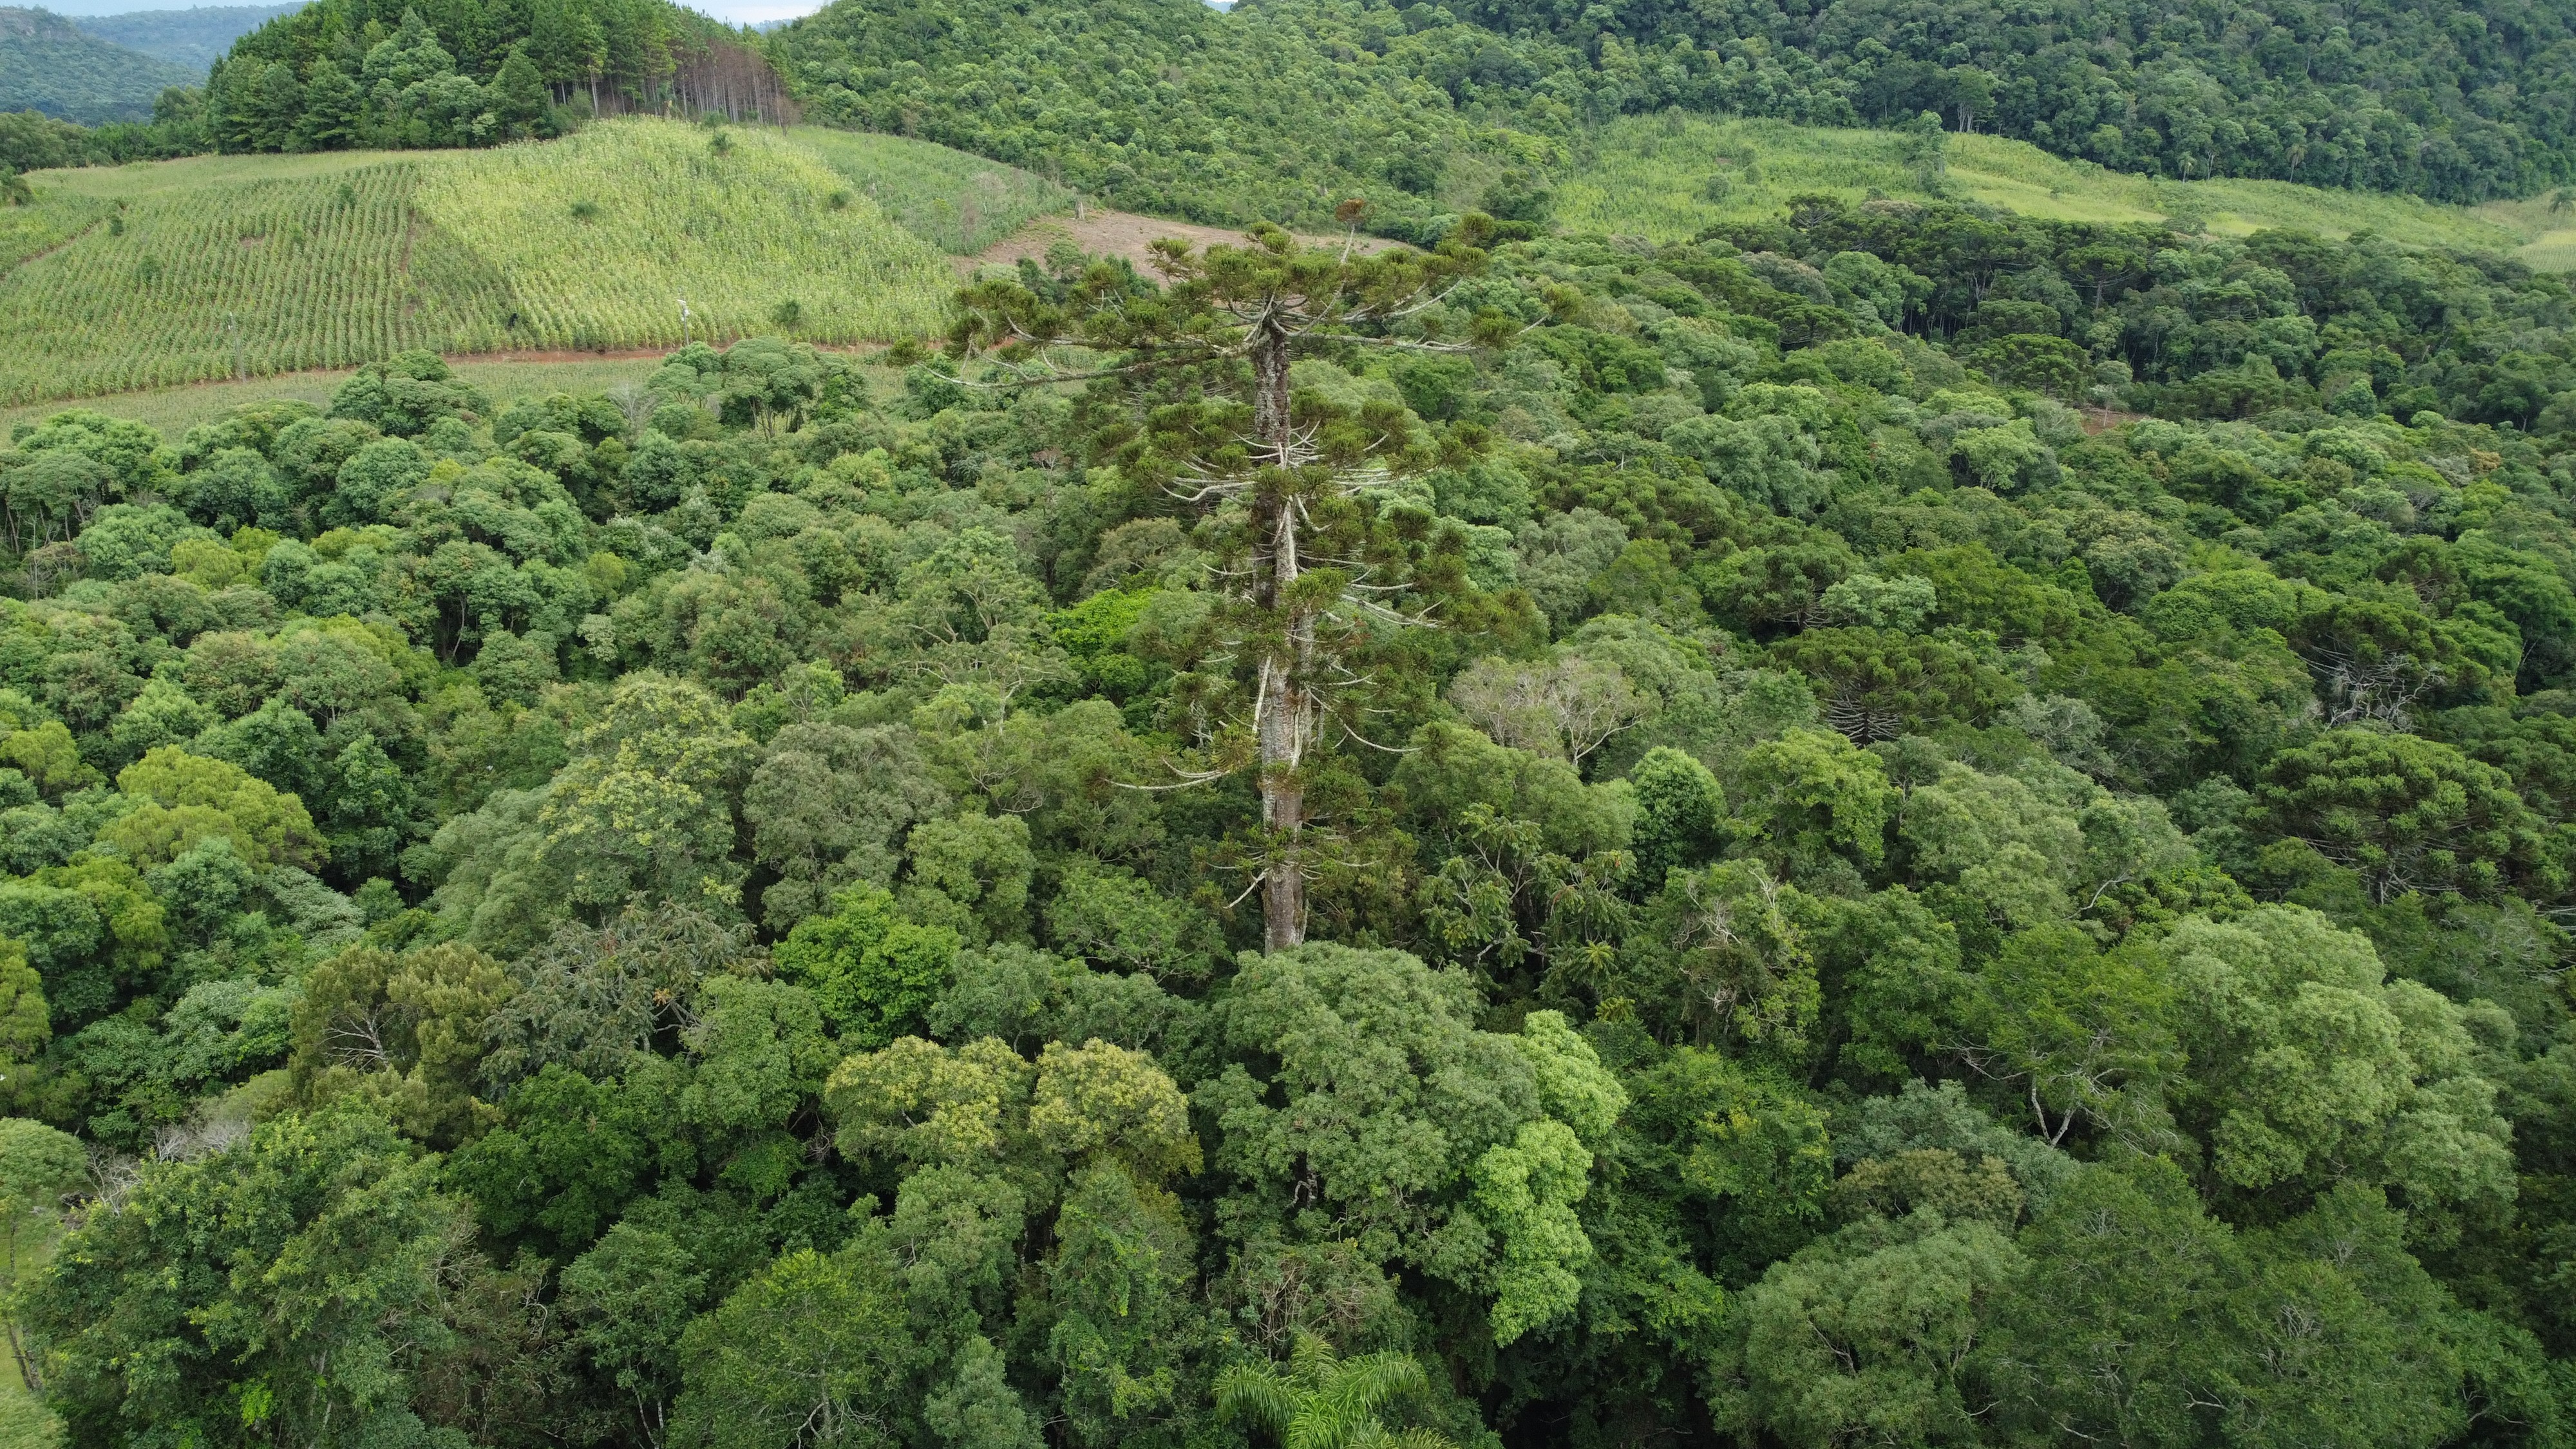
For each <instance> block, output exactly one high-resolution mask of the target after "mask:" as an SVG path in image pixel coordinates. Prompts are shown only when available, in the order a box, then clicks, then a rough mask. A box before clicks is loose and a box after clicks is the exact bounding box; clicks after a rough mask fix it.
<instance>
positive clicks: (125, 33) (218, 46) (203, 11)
mask: <svg viewBox="0 0 2576 1449" xmlns="http://www.w3.org/2000/svg"><path fill="white" fill-rule="evenodd" d="M302 8H303V6H302V4H301V3H297V4H292V5H198V6H192V7H190V8H189V9H186V10H131V11H127V12H126V13H124V14H122V15H83V16H80V17H79V18H77V19H75V20H74V21H73V22H72V23H73V24H75V25H77V26H79V27H80V28H81V30H82V31H83V32H85V33H87V34H90V35H95V36H97V37H98V38H99V39H101V40H107V41H113V42H115V43H116V44H118V45H121V46H124V47H125V48H126V49H128V50H139V51H141V52H143V53H144V54H145V55H149V56H154V57H156V58H158V59H161V60H166V61H170V62H172V63H173V64H177V65H186V66H193V67H196V68H197V69H198V70H200V71H204V70H210V69H212V68H213V66H214V63H215V62H216V61H218V60H220V59H222V58H223V55H224V53H225V52H226V51H228V50H230V49H232V45H233V42H234V41H236V40H239V39H241V38H242V37H243V36H244V35H247V34H249V33H250V32H251V31H254V30H257V29H258V28H259V27H261V26H263V25H265V24H267V23H268V22H269V21H272V20H275V19H276V18H277V17H279V16H281V15H292V14H294V13H295V12H296V11H297V10H300V9H302Z"/></svg>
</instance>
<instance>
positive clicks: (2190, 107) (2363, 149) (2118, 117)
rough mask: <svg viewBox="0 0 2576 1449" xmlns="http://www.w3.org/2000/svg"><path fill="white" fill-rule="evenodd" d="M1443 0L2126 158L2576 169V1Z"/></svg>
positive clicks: (2272, 165)
mask: <svg viewBox="0 0 2576 1449" xmlns="http://www.w3.org/2000/svg"><path fill="white" fill-rule="evenodd" d="M1454 8H1455V10H1456V12H1457V14H1458V15H1459V16H1460V17H1461V18H1462V19H1467V20H1472V21H1475V22H1478V23H1480V24H1484V25H1487V26H1490V27H1492V28H1494V29H1497V30H1500V31H1504V32H1506V33H1512V34H1520V33H1524V32H1530V33H1543V34H1548V35H1552V36H1555V37H1557V38H1559V39H1560V40H1562V41H1564V42H1566V43H1568V44H1571V45H1573V46H1576V47H1579V48H1581V49H1584V50H1587V51H1590V52H1593V53H1595V54H1597V55H1599V56H1600V57H1601V61H1600V66H1601V68H1602V69H1603V70H1605V71H1611V70H1614V69H1616V70H1620V71H1623V72H1624V73H1625V74H1626V75H1627V76H1631V77H1635V78H1637V79H1640V80H1642V79H1644V78H1645V77H1648V76H1654V75H1656V73H1657V72H1659V71H1662V72H1667V73H1668V72H1669V71H1670V70H1671V68H1672V63H1673V61H1674V60H1679V61H1681V62H1683V63H1684V64H1687V63H1688V61H1689V60H1690V59H1691V58H1692V57H1693V56H1694V55H1696V54H1710V53H1725V54H1728V55H1729V56H1732V55H1735V54H1738V53H1750V54H1754V55H1759V54H1761V53H1763V52H1764V51H1765V50H1771V51H1779V52H1787V53H1794V54H1798V55H1802V56H1806V57H1810V58H1812V59H1813V60H1814V61H1815V62H1816V63H1817V64H1818V65H1820V66H1821V67H1822V69H1823V72H1824V75H1823V78H1822V79H1821V80H1820V81H1819V82H1817V83H1815V84H1814V85H1813V87H1812V89H1813V94H1812V96H1808V97H1800V98H1798V99H1796V100H1795V101H1789V100H1788V99H1787V98H1782V102H1778V103H1785V104H1788V105H1793V106H1795V107H1796V108H1797V113H1815V112H1820V111H1823V110H1827V109H1830V108H1831V107H1833V106H1835V105H1841V106H1846V107H1848V114H1850V115H1853V116H1856V117H1859V118H1860V119H1862V120H1865V121H1868V122H1870V123H1872V124H1890V123H1893V122H1897V121H1902V120H1905V119H1908V118H1910V117H1912V116H1914V115H1916V114H1918V113H1920V112H1923V111H1927V110H1928V111H1934V112H1938V113H1940V114H1942V115H1943V116H1944V117H1945V118H1946V119H1947V120H1948V122H1949V124H1951V125H1952V126H1953V127H1954V128H1958V129H1982V130H1989V131H1994V132H1998V133H2000V134H2003V135H2009V136H2015V137H2019V138H2022V139H2024V140H2029V141H2033V142H2036V143H2038V144H2039V145H2041V146H2043V147H2045V148H2047V149H2049V150H2051V151H2055V152H2057V153H2059V154H2061V155H2066V156H2081V157H2088V158H2090V159H2092V160H2095V161H2099V162H2101V163H2102V164H2104V165H2106V166H2111V167H2115V168H2118V169H2122V170H2138V171H2146V172H2149V173H2152V174H2159V175H2166V176H2178V177H2194V176H2264V177H2273V178H2277V179H2281V180H2288V181H2304V182H2308V183H2311V184H2314V185H2319V186H2350V187H2361V188H2367V189H2372V190H2384V191H2409V192H2414V193H2417V194H2419V195H2423V196H2430V197H2435V198H2439V199H2443V200H2452V201H2475V200H2482V199H2485V198H2487V197H2493V196H2510V195H2524V194H2529V193H2530V192H2533V191H2536V190H2538V189H2540V188H2541V187H2543V186H2546V185H2549V184H2552V183H2556V182H2560V181H2565V180H2568V179H2570V178H2571V177H2576V149H2571V146H2572V145H2576V12H2571V11H2570V10H2569V9H2568V8H2567V7H2565V6H2563V5H2561V6H2552V5H2547V4H2540V5H2531V4H2520V3H2506V4H2485V3H2453V0H2435V3H2412V0H2410V3H2405V4H2390V3H2364V4H2356V5H2345V4H2334V5H2311V4H2305V3H2290V4H2273V5H2264V6H2256V5H2250V4H2247V5H2240V4H2233V3H2224V0H2222V3H2208V0H2194V3H2190V4H2182V3H2174V0H2160V3H2141V4H2125V5H2105V4H2096V3H2091V0H2082V3H2077V0H2060V3H2043V4H2013V5H2001V4H1991V3H1966V4H1961V3H1948V0H1944V3H1928V0H1832V3H1828V4H1822V5H1816V6H1806V5H1779V4H1750V3H1748V4H1717V5H1708V4H1700V5H1680V4H1671V3H1662V0H1634V3H1617V4H1609V5H1593V6H1581V7H1578V6H1574V5H1571V4H1565V3H1537V4H1521V3H1512V0H1501V3H1490V4H1489V3H1482V0H1467V3H1464V4H1461V5H1459V6H1456V7H1454ZM1628 47H1634V49H1633V50H1631V49H1628ZM1613 57H1616V60H1615V62H1614V59H1613ZM1667 57H1670V58H1671V59H1667ZM1778 103H1775V104H1778ZM1739 105H1740V103H1739ZM1741 108H1742V109H1744V110H1746V111H1747V112H1748V113H1754V112H1755V111H1756V109H1757V108H1756V107H1752V106H1742V107H1741ZM1764 113H1771V114H1784V113H1790V112H1769V111H1767V110H1766V111H1765V112H1764Z"/></svg>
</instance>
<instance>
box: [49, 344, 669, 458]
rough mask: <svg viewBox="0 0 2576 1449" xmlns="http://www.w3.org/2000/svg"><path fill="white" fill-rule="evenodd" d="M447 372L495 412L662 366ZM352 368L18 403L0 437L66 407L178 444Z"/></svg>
mask: <svg viewBox="0 0 2576 1449" xmlns="http://www.w3.org/2000/svg"><path fill="white" fill-rule="evenodd" d="M450 365H451V366H453V367H454V368H455V369H456V373H457V375H458V376H459V377H462V378H464V379H465V380H466V381H468V382H471V383H473V384H474V385H475V386H476V387H479V388H481V389H482V390H483V393H484V395H485V396H487V397H489V398H491V399H492V401H493V404H494V405H495V406H499V405H501V404H504V403H507V402H509V401H510V400H511V399H513V398H521V397H544V396H546V395H547V394H549V393H557V392H576V393H578V392H607V391H609V390H611V389H613V388H615V387H617V386H618V385H620V384H622V383H635V384H638V385H640V384H642V383H643V381H644V380H645V379H646V378H648V377H651V376H652V375H653V369H655V368H657V367H659V366H661V365H662V359H661V355H660V354H659V353H656V354H654V355H652V356H649V357H590V358H582V359H579V360H576V361H565V362H533V361H525V360H521V359H516V358H476V357H460V358H456V359H452V360H451V363H450ZM351 371H352V369H349V368H333V369H329V370H326V371H314V372H290V373H282V374H279V375H277V376H274V377H255V378H251V379H249V380H248V381H245V382H199V383H189V384H187V385H185V386H181V387H165V388H154V389H151V390H149V391H144V392H127V393H117V394H115V395H113V396H109V397H93V398H83V399H79V400H76V401H70V402H66V401H62V400H59V399H57V400H54V401H49V402H34V403H20V404H18V405H17V406H15V407H0V436H6V434H7V430H8V429H9V428H11V427H12V426H15V425H16V424H18V423H21V422H40V421H42V420H43V419H45V418H47V417H50V416H51V415H53V414H55V413H58V412H60V411H62V410H63V409H64V408H67V407H83V408H95V409H96V410H98V411H100V412H103V413H106V414H108V415H109V416H111V417H119V418H132V419H134V420H135V421H137V422H143V423H149V424H151V425H152V426H153V427H156V428H158V429H160V430H161V431H162V432H163V433H164V434H166V435H167V436H168V437H170V438H171V439H172V440H174V441H175V440H177V439H178V438H179V437H180V436H181V435H183V434H185V433H186V432H187V431H188V429H190V428H192V427H195V426H196V425H197V424H199V423H206V422H212V421H214V420H215V419H217V418H220V417H222V416H223V415H224V414H225V413H226V412H228V411H230V410H231V409H233V408H235V407H237V406H239V405H241V404H243V403H250V402H264V401H267V400H268V399H271V398H292V399H295V400H297V401H300V402H309V403H311V404H313V405H314V406H315V407H326V406H328V405H329V404H330V401H331V394H332V393H334V392H336V391H337V390H338V389H339V386H340V384H341V383H343V382H345V381H347V380H348V377H349V374H350V372H351Z"/></svg>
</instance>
